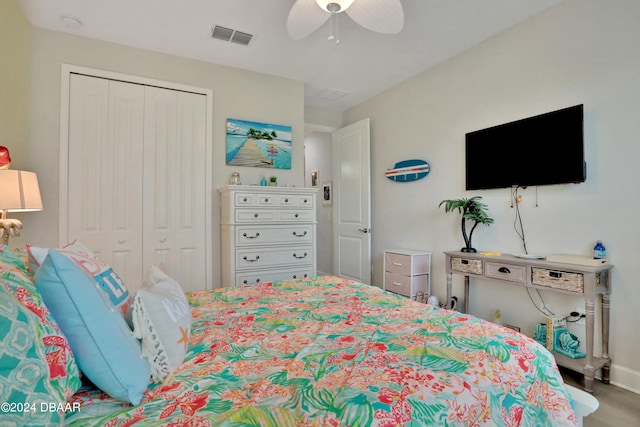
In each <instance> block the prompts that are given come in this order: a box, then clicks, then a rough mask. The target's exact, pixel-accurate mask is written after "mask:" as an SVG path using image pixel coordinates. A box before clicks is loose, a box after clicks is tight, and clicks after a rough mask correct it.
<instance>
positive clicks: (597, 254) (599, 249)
mask: <svg viewBox="0 0 640 427" xmlns="http://www.w3.org/2000/svg"><path fill="white" fill-rule="evenodd" d="M606 257H607V249H606V248H605V247H604V245H603V244H602V240H598V241H597V242H596V245H595V246H594V247H593V258H594V259H604V258H606Z"/></svg>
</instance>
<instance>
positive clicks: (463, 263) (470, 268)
mask: <svg viewBox="0 0 640 427" xmlns="http://www.w3.org/2000/svg"><path fill="white" fill-rule="evenodd" d="M451 269H452V270H454V271H459V272H462V273H471V274H482V260H480V259H466V258H458V257H451Z"/></svg>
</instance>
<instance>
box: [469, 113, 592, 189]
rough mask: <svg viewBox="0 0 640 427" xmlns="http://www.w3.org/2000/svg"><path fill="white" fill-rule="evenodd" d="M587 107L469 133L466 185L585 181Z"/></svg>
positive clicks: (482, 186) (524, 185)
mask: <svg viewBox="0 0 640 427" xmlns="http://www.w3.org/2000/svg"><path fill="white" fill-rule="evenodd" d="M583 117H584V114H583V105H582V104H580V105H576V106H573V107H569V108H564V109H562V110H558V111H552V112H550V113H546V114H541V115H539V116H534V117H529V118H526V119H522V120H517V121H515V122H511V123H505V124H502V125H498V126H494V127H490V128H487V129H482V130H478V131H475V132H470V133H468V134H467V135H466V142H465V143H466V147H465V148H466V152H465V157H466V166H465V171H466V188H467V190H480V189H490V188H507V187H514V186H519V187H527V186H535V185H551V184H567V183H578V182H584V180H585V179H586V165H585V161H584V141H583V140H584V138H583V135H584V132H583Z"/></svg>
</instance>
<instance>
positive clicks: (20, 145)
mask: <svg viewBox="0 0 640 427" xmlns="http://www.w3.org/2000/svg"><path fill="white" fill-rule="evenodd" d="M0 29H2V30H0V33H1V34H2V37H0V58H2V59H0V75H1V76H2V79H0V94H1V95H0V145H2V146H5V147H7V148H8V149H9V151H10V154H11V159H12V164H11V167H12V168H13V169H25V168H29V161H28V159H27V158H26V155H25V142H26V141H27V134H28V126H27V124H28V117H29V111H28V104H29V48H30V43H31V25H29V22H27V20H26V19H25V18H24V16H22V13H21V12H20V9H19V8H18V5H17V4H16V3H15V2H14V1H2V2H0Z"/></svg>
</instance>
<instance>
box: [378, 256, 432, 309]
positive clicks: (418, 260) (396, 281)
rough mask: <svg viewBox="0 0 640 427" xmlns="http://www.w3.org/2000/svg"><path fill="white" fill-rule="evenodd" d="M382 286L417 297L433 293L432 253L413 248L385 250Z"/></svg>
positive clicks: (406, 295)
mask: <svg viewBox="0 0 640 427" xmlns="http://www.w3.org/2000/svg"><path fill="white" fill-rule="evenodd" d="M382 288H383V289H384V290H386V291H391V292H394V293H396V294H400V295H403V296H405V297H409V298H412V299H415V298H416V296H417V295H418V294H421V295H423V296H425V295H429V294H430V293H431V253H429V252H423V251H416V250H413V249H390V250H386V251H384V282H383V285H382Z"/></svg>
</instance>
